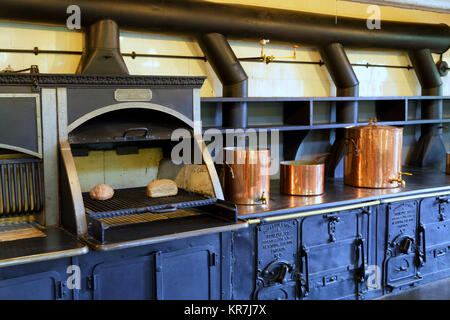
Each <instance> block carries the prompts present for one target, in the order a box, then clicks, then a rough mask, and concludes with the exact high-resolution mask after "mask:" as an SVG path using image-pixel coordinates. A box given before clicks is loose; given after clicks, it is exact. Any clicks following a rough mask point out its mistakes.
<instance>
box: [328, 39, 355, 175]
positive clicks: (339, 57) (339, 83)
mask: <svg viewBox="0 0 450 320" xmlns="http://www.w3.org/2000/svg"><path fill="white" fill-rule="evenodd" d="M319 51H320V55H321V57H322V60H323V61H324V63H325V66H326V68H327V70H328V72H329V74H330V76H331V78H332V79H333V82H334V84H335V85H336V96H338V97H358V96H359V81H358V78H357V77H356V74H355V72H354V70H353V67H352V65H351V63H350V61H349V60H348V57H347V54H346V53H345V50H344V47H343V46H342V45H341V44H340V43H332V44H329V45H327V46H324V47H321V48H320V50H319ZM357 121H358V102H357V101H339V102H337V103H336V122H339V123H356V122H357ZM345 142H346V141H345V131H344V129H337V130H336V137H335V141H334V143H333V146H332V148H331V151H330V155H329V156H328V157H327V158H326V160H325V167H326V175H327V176H328V177H342V176H343V171H342V170H341V171H342V172H340V171H339V172H338V171H337V168H338V166H339V164H340V162H341V161H342V158H343V156H344V149H345ZM341 168H342V167H341Z"/></svg>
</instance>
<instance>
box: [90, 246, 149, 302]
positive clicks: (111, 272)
mask: <svg viewBox="0 0 450 320" xmlns="http://www.w3.org/2000/svg"><path fill="white" fill-rule="evenodd" d="M154 273H155V260H154V255H153V254H152V255H148V256H144V257H138V258H132V259H126V260H120V261H114V262H103V263H100V264H98V265H96V266H95V267H94V269H93V272H92V276H91V278H90V279H89V282H90V285H91V286H92V287H93V291H94V299H95V300H148V299H154V298H155V281H154Z"/></svg>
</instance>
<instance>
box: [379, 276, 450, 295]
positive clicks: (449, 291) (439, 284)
mask: <svg viewBox="0 0 450 320" xmlns="http://www.w3.org/2000/svg"><path fill="white" fill-rule="evenodd" d="M380 300H450V278H447V279H443V280H439V281H435V282H432V283H428V284H426V285H423V286H420V287H417V288H414V289H410V290H407V291H405V292H401V293H397V294H391V295H387V296H384V297H382V298H380Z"/></svg>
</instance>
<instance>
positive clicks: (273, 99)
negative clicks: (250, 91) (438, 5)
mask: <svg viewBox="0 0 450 320" xmlns="http://www.w3.org/2000/svg"><path fill="white" fill-rule="evenodd" d="M436 99H442V100H450V96H400V97H385V96H382V97H247V98H223V97H210V98H201V102H205V103H211V102H216V103H219V102H284V101H286V102H288V101H330V102H333V101H377V100H436Z"/></svg>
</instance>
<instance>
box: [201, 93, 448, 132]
mask: <svg viewBox="0 0 450 320" xmlns="http://www.w3.org/2000/svg"><path fill="white" fill-rule="evenodd" d="M436 99H440V100H443V103H444V106H443V116H442V119H431V120H429V119H427V120H423V119H420V114H421V111H420V110H421V103H422V101H426V100H436ZM344 101H358V102H360V103H359V106H358V110H357V114H358V117H357V121H356V122H354V123H339V122H337V121H336V108H337V106H336V105H338V103H339V102H344ZM201 102H202V110H203V108H205V109H208V110H207V111H206V112H205V118H207V117H208V116H209V119H203V114H202V120H207V121H205V122H204V123H205V125H204V127H203V131H206V130H208V129H212V128H215V129H218V130H220V131H221V132H222V133H224V132H225V131H226V130H227V129H233V128H225V127H222V110H223V108H226V103H230V102H247V103H249V120H253V121H249V122H250V124H249V126H248V129H255V130H256V131H261V130H279V131H305V130H306V131H309V130H325V129H339V128H345V127H348V126H361V125H367V124H368V121H369V118H378V123H379V124H380V125H391V126H407V125H422V124H439V123H450V114H449V111H450V96H400V97H247V98H223V97H213V98H202V99H201ZM271 103H273V104H271ZM261 108H263V109H265V110H268V109H271V110H272V111H270V115H271V116H272V119H267V121H266V119H263V118H261V117H260V110H263V109H261ZM251 110H253V114H254V118H259V119H256V121H255V119H252V118H251V116H250V114H251V112H250V111H251ZM262 119H263V120H262ZM258 122H260V124H258ZM267 123H272V124H267Z"/></svg>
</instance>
